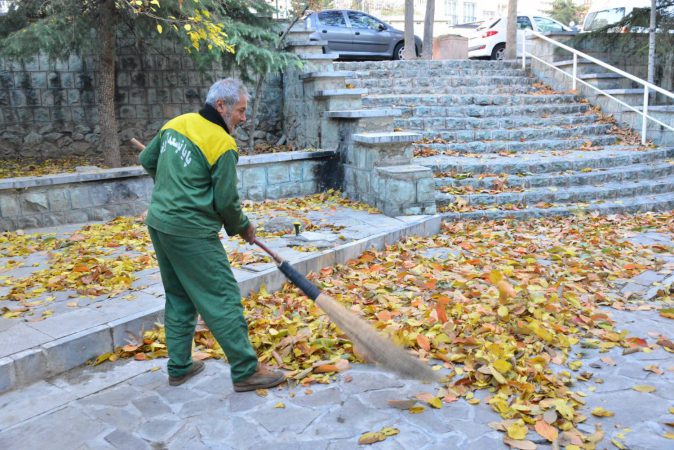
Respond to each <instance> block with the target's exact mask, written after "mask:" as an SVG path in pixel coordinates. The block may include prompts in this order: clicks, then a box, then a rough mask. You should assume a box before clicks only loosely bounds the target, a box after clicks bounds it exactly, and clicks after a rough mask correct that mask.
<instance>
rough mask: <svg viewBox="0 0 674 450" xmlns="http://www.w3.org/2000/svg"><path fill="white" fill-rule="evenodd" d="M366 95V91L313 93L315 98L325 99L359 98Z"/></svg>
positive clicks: (321, 91) (319, 91)
mask: <svg viewBox="0 0 674 450" xmlns="http://www.w3.org/2000/svg"><path fill="white" fill-rule="evenodd" d="M365 94H367V89H322V90H318V91H316V92H315V93H314V97H315V98H326V97H351V96H354V97H360V96H361V95H365Z"/></svg>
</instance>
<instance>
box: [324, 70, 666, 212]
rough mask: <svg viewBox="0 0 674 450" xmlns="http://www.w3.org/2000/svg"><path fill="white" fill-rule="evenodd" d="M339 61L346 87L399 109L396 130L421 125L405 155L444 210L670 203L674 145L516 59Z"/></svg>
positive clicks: (627, 208)
mask: <svg viewBox="0 0 674 450" xmlns="http://www.w3.org/2000/svg"><path fill="white" fill-rule="evenodd" d="M334 70H336V71H344V72H346V73H351V75H350V76H349V77H347V78H346V87H347V88H351V89H365V90H366V91H367V93H366V94H364V95H363V98H362V99H361V102H362V107H363V108H365V109H368V108H371V109H383V108H394V109H397V110H399V111H400V115H399V116H397V117H392V118H391V122H392V127H393V130H394V131H397V132H414V133H418V134H419V135H421V137H422V139H420V140H417V141H416V142H415V143H414V144H413V145H414V155H415V157H414V158H413V160H412V163H413V164H415V165H419V166H424V167H428V168H430V169H432V170H433V173H434V176H435V187H436V194H435V198H436V202H437V206H438V209H439V210H440V211H443V213H444V215H445V216H446V217H447V218H451V217H488V218H497V217H504V216H519V217H527V216H542V215H554V214H572V213H575V212H578V211H597V212H601V213H619V212H637V211H650V210H666V209H672V208H674V148H668V147H656V146H654V145H649V146H646V147H644V146H641V145H640V144H639V136H637V135H636V134H635V133H627V132H625V131H622V130H620V127H618V126H616V124H615V123H612V122H611V121H610V119H609V118H607V117H605V116H603V115H602V114H601V112H599V110H598V109H597V108H594V107H593V106H592V105H591V104H590V103H589V102H588V101H587V100H585V99H583V98H581V97H579V96H577V95H573V94H569V93H559V92H555V91H552V90H551V89H549V88H547V87H545V86H543V85H542V84H540V83H538V82H537V80H536V79H535V78H533V77H532V76H530V74H529V73H528V72H526V71H523V70H522V69H520V68H519V63H515V62H497V61H467V60H466V61H464V60H455V61H454V60H452V61H406V62H399V61H394V62H391V61H383V62H340V63H334ZM587 74H588V76H589V77H594V78H596V79H597V80H599V81H600V82H607V83H609V82H614V80H611V79H608V78H605V77H603V76H601V75H599V74H594V73H592V72H591V71H590V69H589V68H588V72H587ZM612 86H613V85H611V87H612ZM606 87H609V86H608V85H607V86H606ZM615 88H616V89H623V90H625V93H626V94H629V92H626V90H628V89H629V87H628V86H620V87H617V86H616V87H615Z"/></svg>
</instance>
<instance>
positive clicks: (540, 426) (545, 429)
mask: <svg viewBox="0 0 674 450" xmlns="http://www.w3.org/2000/svg"><path fill="white" fill-rule="evenodd" d="M534 428H535V429H536V433H538V434H540V435H541V436H543V437H544V438H545V439H547V440H548V441H550V442H554V441H556V440H557V437H558V436H559V432H558V431H557V428H555V427H553V426H552V425H549V424H548V423H547V422H546V421H544V420H539V421H538V422H536V426H535V427H534Z"/></svg>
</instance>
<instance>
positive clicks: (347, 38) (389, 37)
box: [304, 9, 421, 59]
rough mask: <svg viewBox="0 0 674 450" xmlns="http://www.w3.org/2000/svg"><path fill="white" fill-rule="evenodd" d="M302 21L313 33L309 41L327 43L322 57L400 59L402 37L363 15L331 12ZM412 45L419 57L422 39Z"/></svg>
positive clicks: (348, 11) (311, 16) (403, 37)
mask: <svg viewBox="0 0 674 450" xmlns="http://www.w3.org/2000/svg"><path fill="white" fill-rule="evenodd" d="M304 20H305V21H307V22H308V23H309V25H310V26H311V28H313V29H314V30H316V32H315V33H314V34H312V35H311V37H310V39H311V40H312V41H327V42H328V45H326V46H325V47H324V51H325V53H339V57H340V59H375V58H376V59H382V58H383V59H403V53H404V50H405V42H404V41H405V33H404V32H403V31H401V30H397V29H395V28H393V27H392V26H391V25H389V24H387V23H386V22H384V21H382V20H379V19H377V18H376V17H373V16H371V15H369V14H366V13H364V12H362V11H351V10H344V9H331V10H325V11H319V12H312V13H310V14H309V15H308V16H307V17H306V18H305V19H304ZM414 41H415V47H416V53H417V56H419V55H420V54H421V39H420V38H419V37H418V36H414Z"/></svg>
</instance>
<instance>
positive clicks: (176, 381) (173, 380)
mask: <svg viewBox="0 0 674 450" xmlns="http://www.w3.org/2000/svg"><path fill="white" fill-rule="evenodd" d="M204 367H205V366H204V362H203V361H192V367H190V371H189V372H187V373H186V374H185V375H183V376H181V377H172V376H169V385H171V386H179V385H181V384H183V383H184V382H185V381H187V380H189V379H190V378H192V377H193V376H194V375H196V374H198V373H199V372H201V371H202V370H204Z"/></svg>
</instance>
